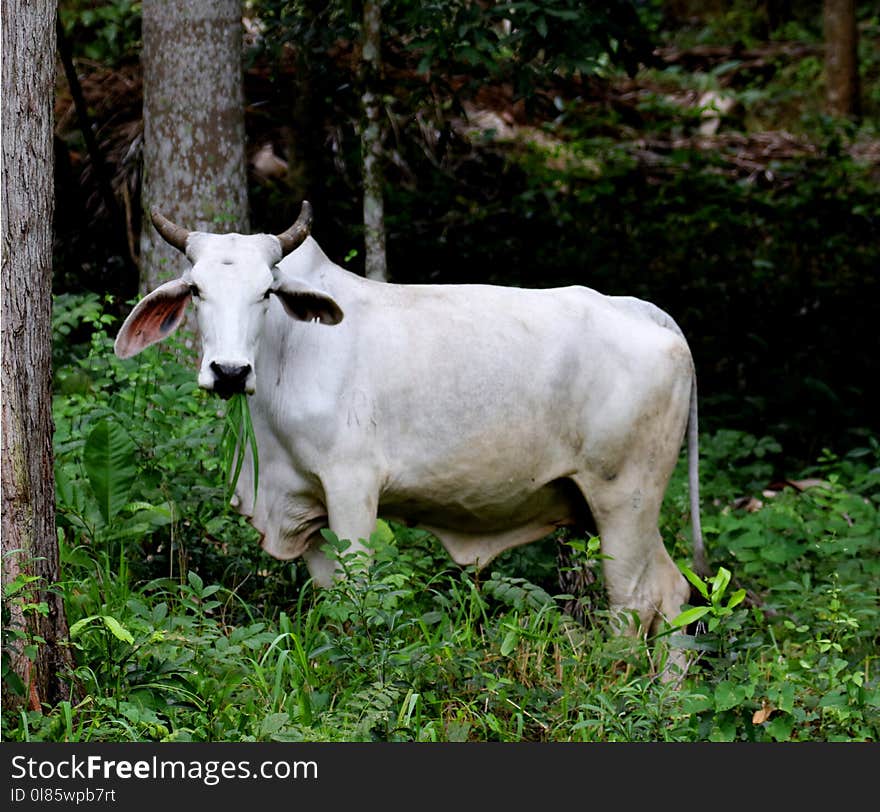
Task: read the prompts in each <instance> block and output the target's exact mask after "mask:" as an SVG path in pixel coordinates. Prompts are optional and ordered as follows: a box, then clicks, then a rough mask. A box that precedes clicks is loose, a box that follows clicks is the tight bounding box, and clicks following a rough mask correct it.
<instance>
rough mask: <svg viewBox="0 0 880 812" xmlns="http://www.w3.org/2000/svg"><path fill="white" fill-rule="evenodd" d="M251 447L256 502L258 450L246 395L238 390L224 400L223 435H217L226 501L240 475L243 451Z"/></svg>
mask: <svg viewBox="0 0 880 812" xmlns="http://www.w3.org/2000/svg"><path fill="white" fill-rule="evenodd" d="M244 449H250V452H251V459H252V463H253V469H254V503H256V501H257V488H258V487H259V477H260V464H259V455H258V452H257V438H256V436H255V435H254V424H253V423H252V422H251V410H250V404H249V403H248V399H247V395H244V394H241V393H237V394H234V395H232V396H231V397H230V398H229V399H228V400H227V402H226V413H225V415H224V422H223V434H222V435H221V437H220V459H221V464H222V466H223V472H224V474H225V478H224V479H225V482H226V493H225V497H226V503H227V504H228V503H229V500H230V499H231V498H232V495H233V494H234V493H235V486H236V485H237V484H238V478H239V476H241V470H242V467H243V466H244V459H245V453H246V451H245V450H244Z"/></svg>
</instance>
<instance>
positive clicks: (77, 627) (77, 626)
mask: <svg viewBox="0 0 880 812" xmlns="http://www.w3.org/2000/svg"><path fill="white" fill-rule="evenodd" d="M96 617H98V615H89V616H88V617H84V618H81V619H80V620H78V621H77V622H76V623H74V624H73V625H72V626H71V627H70V630H69V633H70V639H71V640H75V639H76V638H77V636H78V635H79V633H80V632H81V631H82V630H83V628H84V627H86V626H88V625H89V623H91V622H92V621H93V620H94V619H95V618H96Z"/></svg>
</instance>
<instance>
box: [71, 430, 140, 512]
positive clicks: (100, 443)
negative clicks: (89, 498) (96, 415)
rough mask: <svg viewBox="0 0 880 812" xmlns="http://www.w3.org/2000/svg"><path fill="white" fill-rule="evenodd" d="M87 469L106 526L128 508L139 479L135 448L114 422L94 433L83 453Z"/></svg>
mask: <svg viewBox="0 0 880 812" xmlns="http://www.w3.org/2000/svg"><path fill="white" fill-rule="evenodd" d="M83 465H84V466H85V469H86V474H87V475H88V477H89V484H90V485H91V486H92V492H93V493H94V494H95V498H96V499H97V501H98V507H99V508H100V511H101V516H102V517H103V519H104V522H105V523H109V521H110V519H112V518H113V517H114V516H115V515H116V514H117V513H118V512H119V511H120V510H122V508H124V507H125V505H126V504H127V503H128V496H129V494H130V493H131V488H132V485H133V484H134V481H135V478H136V477H137V468H136V466H135V445H134V443H133V442H132V440H131V437H129V436H128V432H126V431H125V429H123V428H122V426H120V425H119V424H118V423H117V422H115V421H114V420H112V419H109V418H107V419H104V420H101V421H99V422H98V424H97V425H96V426H95V427H94V428H93V429H92V431H91V433H90V434H89V436H88V439H87V440H86V445H85V448H84V449H83Z"/></svg>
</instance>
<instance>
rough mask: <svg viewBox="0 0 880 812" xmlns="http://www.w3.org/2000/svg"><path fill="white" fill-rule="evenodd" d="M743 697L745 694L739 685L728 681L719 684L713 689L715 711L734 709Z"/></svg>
mask: <svg viewBox="0 0 880 812" xmlns="http://www.w3.org/2000/svg"><path fill="white" fill-rule="evenodd" d="M745 697H746V692H745V690H744V689H743V687H742V686H741V685H736V684H735V683H733V682H729V681H724V682H719V683H718V685H717V686H716V687H715V710H716V711H725V710H729V709H730V708H735V707H736V706H737V705H739V704H740V703H741V702H742V701H743V699H745Z"/></svg>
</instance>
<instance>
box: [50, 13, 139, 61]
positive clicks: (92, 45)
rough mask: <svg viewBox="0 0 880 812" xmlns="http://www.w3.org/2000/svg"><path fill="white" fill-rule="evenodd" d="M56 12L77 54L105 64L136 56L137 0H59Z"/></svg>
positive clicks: (137, 31) (137, 41)
mask: <svg viewBox="0 0 880 812" xmlns="http://www.w3.org/2000/svg"><path fill="white" fill-rule="evenodd" d="M58 13H59V19H60V20H61V23H62V24H63V25H64V29H65V31H66V33H67V36H68V37H69V38H70V41H71V43H72V46H73V49H74V52H75V53H76V55H77V56H80V57H85V58H86V59H91V60H93V61H95V62H101V63H104V64H108V65H118V64H120V63H121V62H123V61H126V60H132V59H136V58H137V55H138V50H139V49H140V45H141V4H140V2H138V0H110V2H106V0H60V2H59V4H58Z"/></svg>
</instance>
